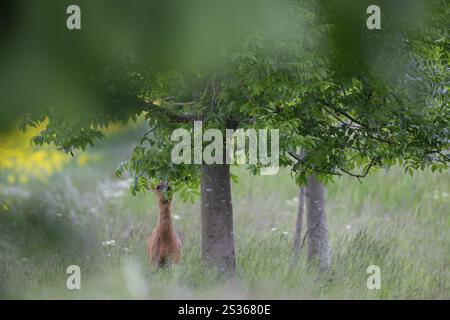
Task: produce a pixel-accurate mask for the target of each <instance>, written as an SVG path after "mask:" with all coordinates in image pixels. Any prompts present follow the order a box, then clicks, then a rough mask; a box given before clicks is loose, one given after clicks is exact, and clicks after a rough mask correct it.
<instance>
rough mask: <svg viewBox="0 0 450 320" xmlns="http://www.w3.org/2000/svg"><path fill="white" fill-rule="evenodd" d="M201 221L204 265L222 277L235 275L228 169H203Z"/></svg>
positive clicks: (204, 166) (214, 167)
mask: <svg viewBox="0 0 450 320" xmlns="http://www.w3.org/2000/svg"><path fill="white" fill-rule="evenodd" d="M201 221H202V260H203V263H204V265H205V266H207V267H210V268H217V269H218V270H219V272H221V273H229V274H230V273H234V271H235V268H236V262H235V252H234V234H233V205H232V202H231V184H230V166H229V165H226V164H213V165H205V164H204V165H202V172H201Z"/></svg>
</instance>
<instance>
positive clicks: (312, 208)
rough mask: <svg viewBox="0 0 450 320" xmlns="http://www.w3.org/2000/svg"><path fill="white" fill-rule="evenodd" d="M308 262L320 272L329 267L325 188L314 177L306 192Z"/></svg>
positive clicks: (309, 182) (310, 179)
mask: <svg viewBox="0 0 450 320" xmlns="http://www.w3.org/2000/svg"><path fill="white" fill-rule="evenodd" d="M307 198H308V200H307V227H308V230H307V232H308V235H307V243H308V262H309V263H310V264H311V265H315V266H317V267H318V268H319V270H320V271H326V270H328V268H329V267H330V246H329V243H328V229H327V218H326V214H325V187H324V186H323V185H322V184H321V183H319V182H318V181H317V180H316V178H315V176H311V177H309V179H308V192H307Z"/></svg>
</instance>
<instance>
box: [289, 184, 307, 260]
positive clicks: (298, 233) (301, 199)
mask: <svg viewBox="0 0 450 320" xmlns="http://www.w3.org/2000/svg"><path fill="white" fill-rule="evenodd" d="M304 211H305V188H304V187H301V188H300V191H299V194H298V208H297V221H296V222H295V234H294V250H293V261H292V262H293V264H295V263H297V262H298V258H299V256H300V249H301V245H302V228H303V213H304Z"/></svg>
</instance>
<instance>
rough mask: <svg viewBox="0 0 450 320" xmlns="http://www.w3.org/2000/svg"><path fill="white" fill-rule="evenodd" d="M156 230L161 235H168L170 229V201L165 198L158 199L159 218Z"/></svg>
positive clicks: (170, 231)
mask: <svg viewBox="0 0 450 320" xmlns="http://www.w3.org/2000/svg"><path fill="white" fill-rule="evenodd" d="M157 228H158V231H159V232H160V235H161V236H162V237H166V236H167V237H168V236H169V235H170V234H171V233H172V231H173V229H172V228H173V227H172V213H171V209H170V202H169V201H165V200H160V201H159V218H158V227H157Z"/></svg>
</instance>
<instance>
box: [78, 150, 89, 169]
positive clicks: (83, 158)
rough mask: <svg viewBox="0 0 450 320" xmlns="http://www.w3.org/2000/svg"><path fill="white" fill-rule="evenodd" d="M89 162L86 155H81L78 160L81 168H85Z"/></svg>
mask: <svg viewBox="0 0 450 320" xmlns="http://www.w3.org/2000/svg"><path fill="white" fill-rule="evenodd" d="M87 161H88V156H87V154H85V153H82V154H80V155H79V156H78V158H77V164H78V165H79V166H80V167H82V166H84V165H85V164H86V163H87Z"/></svg>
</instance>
